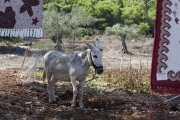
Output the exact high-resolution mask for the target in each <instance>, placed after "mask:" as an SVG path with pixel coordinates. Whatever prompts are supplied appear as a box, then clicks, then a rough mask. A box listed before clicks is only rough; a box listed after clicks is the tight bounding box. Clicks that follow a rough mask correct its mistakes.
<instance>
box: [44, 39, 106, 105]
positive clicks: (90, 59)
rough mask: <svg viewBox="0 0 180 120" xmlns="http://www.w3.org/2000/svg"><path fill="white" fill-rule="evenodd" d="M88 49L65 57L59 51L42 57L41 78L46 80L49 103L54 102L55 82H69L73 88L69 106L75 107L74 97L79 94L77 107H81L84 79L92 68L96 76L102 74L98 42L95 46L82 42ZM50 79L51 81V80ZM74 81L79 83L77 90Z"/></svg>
mask: <svg viewBox="0 0 180 120" xmlns="http://www.w3.org/2000/svg"><path fill="white" fill-rule="evenodd" d="M84 42H85V44H86V45H87V46H88V48H89V49H87V50H85V51H83V52H81V53H79V54H70V55H66V54H64V53H61V52H59V51H49V52H48V53H46V54H45V55H44V62H45V69H44V75H43V78H44V79H45V77H46V79H47V91H48V94H49V102H53V101H56V98H55V94H54V85H55V83H56V82H57V81H70V82H71V83H72V87H73V99H72V101H71V106H75V102H76V96H77V94H78V93H79V106H80V107H81V108H82V107H84V106H83V102H82V101H83V89H84V84H85V79H86V76H87V75H88V73H89V72H90V66H93V67H94V69H95V72H96V73H97V74H102V72H103V65H102V52H101V49H100V45H99V41H98V40H96V41H95V45H93V44H91V43H89V42H87V41H84ZM51 77H52V79H51ZM76 80H77V81H79V85H80V86H79V89H78V88H77V84H76Z"/></svg>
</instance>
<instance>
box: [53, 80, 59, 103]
mask: <svg viewBox="0 0 180 120" xmlns="http://www.w3.org/2000/svg"><path fill="white" fill-rule="evenodd" d="M57 81H58V80H57V79H55V78H53V79H52V81H51V97H52V101H56V97H55V93H54V92H55V90H54V85H55V84H56V82H57Z"/></svg>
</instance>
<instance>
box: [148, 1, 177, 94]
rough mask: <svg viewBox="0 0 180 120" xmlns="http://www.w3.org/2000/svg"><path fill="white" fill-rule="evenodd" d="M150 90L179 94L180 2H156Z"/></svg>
mask: <svg viewBox="0 0 180 120" xmlns="http://www.w3.org/2000/svg"><path fill="white" fill-rule="evenodd" d="M151 88H152V90H153V91H155V92H159V93H177V94H179V93H180V0H157V8H156V22H155V36H154V49H153V58H152V70H151Z"/></svg>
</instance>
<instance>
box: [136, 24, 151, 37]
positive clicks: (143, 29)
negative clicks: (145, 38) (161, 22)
mask: <svg viewBox="0 0 180 120" xmlns="http://www.w3.org/2000/svg"><path fill="white" fill-rule="evenodd" d="M149 29H150V26H149V25H148V23H144V22H142V23H140V24H139V25H138V33H139V34H140V35H148V33H149Z"/></svg>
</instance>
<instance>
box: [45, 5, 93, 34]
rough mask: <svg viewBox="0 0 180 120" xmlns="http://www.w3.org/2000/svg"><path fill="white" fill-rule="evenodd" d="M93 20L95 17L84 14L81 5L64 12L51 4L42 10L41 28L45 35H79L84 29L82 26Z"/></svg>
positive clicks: (89, 23) (90, 23)
mask: <svg viewBox="0 0 180 120" xmlns="http://www.w3.org/2000/svg"><path fill="white" fill-rule="evenodd" d="M95 22H96V19H95V18H93V17H92V16H90V15H88V14H86V13H85V12H84V11H83V8H82V7H74V8H73V9H72V11H71V12H70V13H65V12H63V11H61V12H58V9H57V8H56V7H53V6H52V7H51V9H48V10H46V11H45V12H44V19H43V25H44V26H43V27H44V28H43V29H44V34H45V35H46V36H55V35H57V34H58V35H60V36H61V37H72V36H81V35H82V34H83V30H84V31H85V30H86V29H82V28H83V27H86V26H90V25H92V24H94V23H95Z"/></svg>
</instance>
